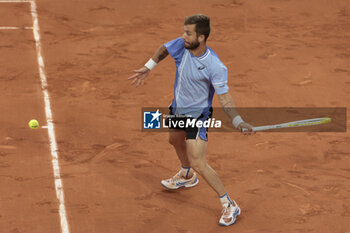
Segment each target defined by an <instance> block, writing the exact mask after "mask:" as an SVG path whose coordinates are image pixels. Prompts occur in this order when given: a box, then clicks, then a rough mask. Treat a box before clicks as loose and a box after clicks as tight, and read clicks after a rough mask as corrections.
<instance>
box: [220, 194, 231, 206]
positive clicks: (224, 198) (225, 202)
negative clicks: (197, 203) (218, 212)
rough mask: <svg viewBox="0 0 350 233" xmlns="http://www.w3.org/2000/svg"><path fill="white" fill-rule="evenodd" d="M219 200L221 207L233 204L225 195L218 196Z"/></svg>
mask: <svg viewBox="0 0 350 233" xmlns="http://www.w3.org/2000/svg"><path fill="white" fill-rule="evenodd" d="M219 199H220V202H221V205H224V204H231V205H232V204H233V202H232V200H231V198H230V196H229V195H228V194H227V193H225V194H224V195H222V196H220V197H219Z"/></svg>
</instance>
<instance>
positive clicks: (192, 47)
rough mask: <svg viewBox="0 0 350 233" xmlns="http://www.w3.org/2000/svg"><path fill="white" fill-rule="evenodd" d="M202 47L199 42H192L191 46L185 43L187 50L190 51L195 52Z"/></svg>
mask: <svg viewBox="0 0 350 233" xmlns="http://www.w3.org/2000/svg"><path fill="white" fill-rule="evenodd" d="M199 45H200V43H199V41H198V40H197V41H195V42H191V43H190V44H186V43H185V48H186V49H189V50H193V49H196V48H198V46H199Z"/></svg>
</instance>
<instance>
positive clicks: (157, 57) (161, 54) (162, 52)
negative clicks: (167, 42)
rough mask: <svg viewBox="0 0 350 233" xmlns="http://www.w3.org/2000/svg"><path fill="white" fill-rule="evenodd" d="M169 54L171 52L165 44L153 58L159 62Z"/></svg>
mask: <svg viewBox="0 0 350 233" xmlns="http://www.w3.org/2000/svg"><path fill="white" fill-rule="evenodd" d="M168 54H169V52H168V50H167V49H166V48H165V46H164V45H162V46H160V47H159V48H158V49H157V51H156V52H155V53H154V55H153V57H152V60H153V61H155V62H156V63H159V62H160V61H161V60H163V59H164V58H166V56H168Z"/></svg>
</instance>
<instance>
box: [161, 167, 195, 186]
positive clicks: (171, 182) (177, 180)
mask: <svg viewBox="0 0 350 233" xmlns="http://www.w3.org/2000/svg"><path fill="white" fill-rule="evenodd" d="M198 182H199V180H198V178H197V175H196V173H195V172H194V173H193V176H192V177H191V178H189V179H186V178H185V177H183V176H182V175H181V170H180V171H179V172H178V173H177V174H176V175H175V176H173V177H172V178H169V179H166V180H162V181H161V182H160V183H161V184H162V185H163V186H164V187H165V188H167V189H178V188H181V187H185V188H190V187H193V186H196V185H197V184H198Z"/></svg>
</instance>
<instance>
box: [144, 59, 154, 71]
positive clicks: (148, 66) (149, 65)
mask: <svg viewBox="0 0 350 233" xmlns="http://www.w3.org/2000/svg"><path fill="white" fill-rule="evenodd" d="M145 66H146V67H147V69H149V70H152V69H153V68H154V67H156V66H157V62H155V61H153V59H152V58H151V59H149V60H148V62H147V63H146V64H145Z"/></svg>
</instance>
